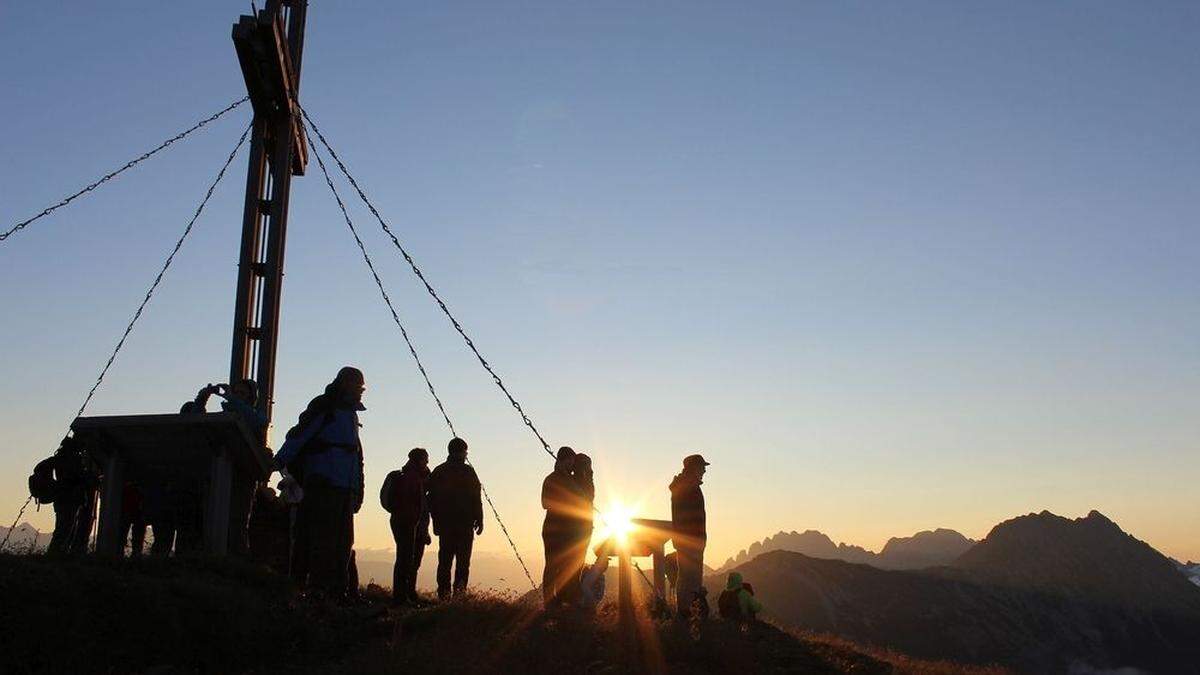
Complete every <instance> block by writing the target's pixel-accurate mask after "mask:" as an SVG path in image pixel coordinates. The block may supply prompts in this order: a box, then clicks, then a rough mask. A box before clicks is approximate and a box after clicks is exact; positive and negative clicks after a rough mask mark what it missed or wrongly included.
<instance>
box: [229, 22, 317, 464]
mask: <svg viewBox="0 0 1200 675" xmlns="http://www.w3.org/2000/svg"><path fill="white" fill-rule="evenodd" d="M307 9H308V0H268V1H267V4H266V8H265V9H263V10H262V11H260V12H258V14H257V16H242V17H240V18H239V19H238V22H237V23H236V24H234V25H233V44H234V48H235V49H236V50H237V56H238V63H239V64H240V66H241V70H242V77H243V78H244V79H245V81H246V91H247V93H248V94H249V96H250V102H251V104H252V105H253V106H254V129H253V133H252V135H251V137H250V162H249V170H248V171H247V175H246V201H245V207H244V210H243V215H242V246H241V255H240V258H239V262H238V281H237V299H236V304H235V307H234V316H233V348H232V350H231V351H232V354H231V356H230V365H229V381H230V382H235V381H237V380H240V379H247V378H248V379H252V380H254V381H255V382H257V383H258V392H259V398H258V403H257V406H258V408H259V410H261V411H262V413H263V414H264V415H266V417H267V419H268V420H270V419H271V412H272V405H273V403H274V394H275V354H276V346H277V344H278V341H279V302H280V297H281V292H282V286H283V254H284V245H285V243H286V239H287V218H288V196H289V194H290V191H291V180H292V176H293V175H297V176H300V175H303V174H304V169H305V167H306V165H307V163H308V146H307V145H306V144H305V137H304V130H303V127H302V126H301V124H302V123H301V121H300V119H301V118H300V103H299V95H300V64H301V57H302V56H303V53H304V25H305V15H306V12H307ZM265 440H266V439H263V441H264V442H265Z"/></svg>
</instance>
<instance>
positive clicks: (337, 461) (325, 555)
mask: <svg viewBox="0 0 1200 675" xmlns="http://www.w3.org/2000/svg"><path fill="white" fill-rule="evenodd" d="M365 390H366V381H365V379H364V378H363V374H362V371H360V370H359V369H357V368H354V367H352V366H346V367H344V368H342V369H341V370H339V371H338V374H337V377H336V378H334V380H333V382H330V383H329V384H328V385H327V386H326V387H325V391H324V393H322V394H321V395H319V396H317V397H316V398H314V399H313V400H312V401H310V402H309V404H308V407H307V408H305V410H304V412H302V413H300V418H299V420H298V421H297V423H296V426H294V427H292V428H291V429H290V430H288V432H287V438H286V440H285V441H284V443H283V446H282V447H281V448H279V452H278V453H276V455H275V463H276V466H277V467H278V468H280V469H281V470H287V472H288V473H289V474H290V475H292V476H293V477H296V478H297V479H298V480H299V482H300V484H301V485H302V486H303V490H304V495H303V498H302V499H301V501H300V507H299V511H298V513H297V518H296V523H295V524H294V527H293V539H292V541H293V545H292V551H293V562H292V568H293V573H294V576H296V573H297V572H298V576H299V578H298V579H297V581H298V582H299V583H300V584H301V585H302V586H303V585H308V586H309V587H311V588H312V589H313V590H315V591H316V592H318V593H325V594H329V595H330V596H333V597H334V598H343V597H345V595H346V590H347V577H348V574H349V569H350V555H351V550H352V548H353V545H354V514H355V513H358V510H359V508H360V507H361V506H362V499H363V451H362V443H361V441H360V440H359V437H358V433H359V432H358V430H359V427H360V424H359V421H358V413H359V412H361V411H363V410H366V408H364V407H363V404H362V396H363V391H365ZM305 577H307V579H306V578H305Z"/></svg>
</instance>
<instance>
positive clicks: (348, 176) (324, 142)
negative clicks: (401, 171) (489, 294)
mask: <svg viewBox="0 0 1200 675" xmlns="http://www.w3.org/2000/svg"><path fill="white" fill-rule="evenodd" d="M300 113H301V114H303V115H304V119H305V120H306V121H307V122H308V124H309V126H311V127H312V130H313V132H314V133H316V134H317V138H319V139H320V140H321V145H323V146H325V150H326V151H327V152H328V153H329V155H330V157H332V158H333V160H334V162H336V163H337V165H338V168H339V169H340V170H341V172H342V174H343V175H345V176H346V179H347V180H349V181H350V185H352V186H354V190H355V191H356V192H357V193H358V196H359V198H360V199H362V201H363V203H364V204H366V205H367V208H368V209H370V211H371V213H372V215H374V216H375V219H376V220H378V221H379V225H380V227H382V228H383V231H384V232H385V233H386V234H387V235H388V237H389V238H391V240H392V244H394V245H395V247H396V248H397V249H398V250H399V251H400V254H401V255H402V256H404V260H405V261H406V262H408V265H409V267H411V268H412V271H413V273H414V274H416V275H417V278H418V279H420V280H421V283H422V284H424V286H425V290H426V291H428V293H429V295H430V296H432V297H433V299H434V300H435V301H437V304H438V307H441V309H442V313H443V314H445V315H446V318H448V319H450V323H451V324H452V325H453V326H454V330H456V331H458V334H459V335H461V336H462V338H463V340H464V341H465V342H466V343H467V347H469V348H470V349H471V352H472V353H474V354H475V358H476V359H478V360H479V364H480V365H481V366H483V368H484V370H486V371H487V372H488V374H489V375H491V376H492V381H493V382H495V383H496V386H497V387H499V388H500V391H502V392H504V395H505V396H506V397H507V398H508V402H509V403H510V404H512V407H513V408H514V409H515V410H516V411H517V413H518V414H519V415H520V416H521V420H522V421H523V422H524V423H525V426H527V427H529V430H530V431H532V432H533V435H534V436H536V437H537V439H538V441H539V442H541V444H542V449H543V450H544V451H545V452H546V454H548V455H550V456H551V457H554V452H553V451H551V450H550V444H549V443H547V442H546V439H545V438H543V437H542V434H541V432H539V431H538V429H537V427H536V426H534V424H533V420H531V419H529V415H527V414H525V410H524V409H523V408H522V407H521V404H520V403H518V402H517V399H516V398H514V397H513V395H512V393H511V392H510V391H509V390H508V387H506V386H505V385H504V380H502V379H500V376H499V375H497V374H496V371H495V370H493V369H492V366H491V365H490V364H489V363H488V362H487V359H485V358H483V355H482V354H480V353H479V349H478V348H476V347H475V343H474V341H472V340H471V338H470V336H468V335H467V332H466V330H464V329H463V327H462V324H460V323H459V322H458V319H456V318H454V315H453V314H452V313H451V312H450V308H449V307H447V306H446V303H445V302H444V301H443V300H442V298H441V296H439V295H438V293H437V291H436V290H434V288H433V286H432V285H431V284H430V283H429V280H428V279H426V278H425V274H424V273H422V272H421V268H420V267H418V266H417V263H416V261H414V260H413V258H412V256H411V255H409V253H408V251H407V250H406V249H405V248H404V246H403V245H402V244H401V243H400V240H399V239H397V238H396V235H395V234H394V233H393V232H392V229H391V228H390V227H388V224H387V222H386V221H384V219H383V216H381V215H379V211H378V209H376V208H375V205H374V204H372V203H371V200H370V199H368V198H367V195H366V194H365V193H364V192H363V190H362V188H361V187H359V185H358V181H356V180H355V179H354V176H352V175H351V174H350V171H349V170H348V169H347V168H346V165H345V164H344V163H342V160H341V158H340V157H338V154H337V152H335V151H334V149H333V148H332V147H330V145H329V142H328V141H327V140H325V136H324V134H322V133H321V129H320V128H319V127H317V125H316V124H315V123H314V122H313V121H312V118H311V117H309V115H308V111H307V110H305V109H304V108H302V107H301V108H300Z"/></svg>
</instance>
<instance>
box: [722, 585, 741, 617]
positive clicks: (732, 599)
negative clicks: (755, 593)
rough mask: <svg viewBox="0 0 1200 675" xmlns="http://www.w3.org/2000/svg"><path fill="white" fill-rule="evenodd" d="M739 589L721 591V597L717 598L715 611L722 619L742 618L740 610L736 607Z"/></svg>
mask: <svg viewBox="0 0 1200 675" xmlns="http://www.w3.org/2000/svg"><path fill="white" fill-rule="evenodd" d="M740 591H741V589H740V588H739V589H734V590H730V589H728V588H727V589H725V590H723V591H721V597H719V598H717V611H718V612H720V613H721V618H722V619H740V618H742V608H741V607H739V606H738V593H739V592H740Z"/></svg>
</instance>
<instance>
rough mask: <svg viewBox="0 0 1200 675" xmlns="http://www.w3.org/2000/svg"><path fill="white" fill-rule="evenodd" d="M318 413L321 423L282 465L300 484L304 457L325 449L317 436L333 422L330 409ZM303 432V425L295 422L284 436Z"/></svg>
mask: <svg viewBox="0 0 1200 675" xmlns="http://www.w3.org/2000/svg"><path fill="white" fill-rule="evenodd" d="M319 414H320V415H321V417H322V419H321V425H320V426H319V427H317V430H316V431H315V432H314V433H313V435H312V436H311V437H309V439H308V441H306V442H305V443H304V445H303V446H301V448H300V450H299V451H298V452H296V456H295V457H294V458H292V461H291V463H290V464H288V465H287V466H286V467H284V468H285V469H287V470H288V473H290V474H292V477H293V478H295V479H296V480H297V481H298V482H299V483H300V484H301V485H303V484H304V459H305V458H306V457H308V456H309V455H313V454H316V453H318V452H320V451H322V450H325V449H326V448H325V444H324V442H323V441H321V440H320V439H319V438H318V437H319V436H320V435H321V432H322V431H324V430H325V427H327V426H329V425H330V423H332V422H333V411H332V410H325V411H322V412H320V413H319ZM303 432H304V425H303V424H302V423H301V422H296V426H294V427H292V428H291V429H289V430H288V432H287V436H285V438H289V437H291V436H294V435H296V434H300V433H303Z"/></svg>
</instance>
